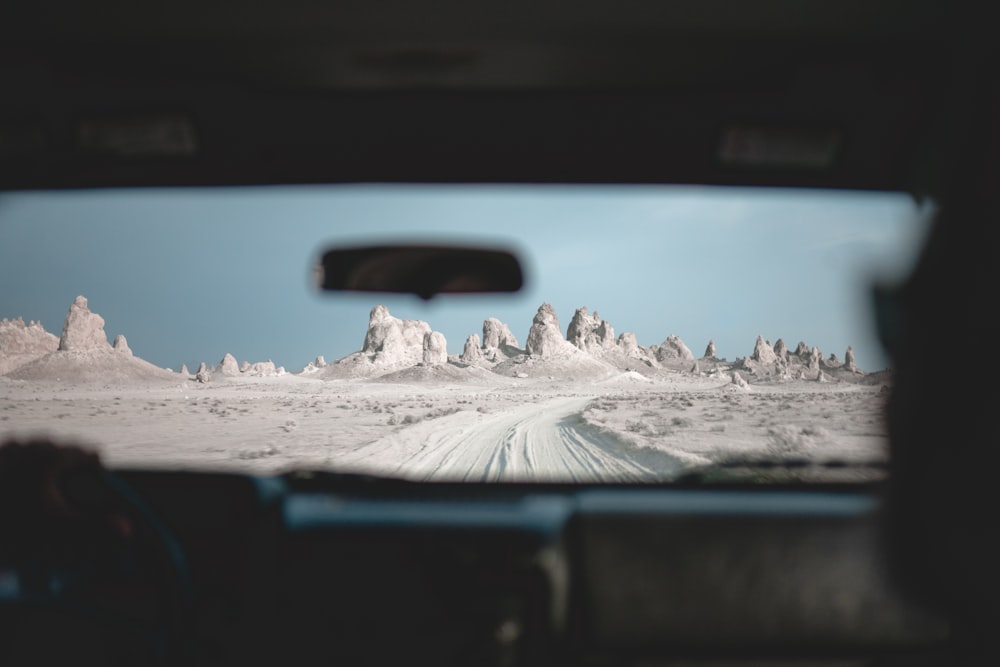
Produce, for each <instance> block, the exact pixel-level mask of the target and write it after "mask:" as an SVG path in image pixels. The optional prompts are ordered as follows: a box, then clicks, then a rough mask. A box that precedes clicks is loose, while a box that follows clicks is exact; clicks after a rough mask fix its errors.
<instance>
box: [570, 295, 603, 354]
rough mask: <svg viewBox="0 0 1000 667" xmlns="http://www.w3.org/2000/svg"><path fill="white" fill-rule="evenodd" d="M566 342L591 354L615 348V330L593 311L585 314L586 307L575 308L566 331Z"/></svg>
mask: <svg viewBox="0 0 1000 667" xmlns="http://www.w3.org/2000/svg"><path fill="white" fill-rule="evenodd" d="M566 340H567V341H568V342H569V343H570V344H571V345H573V346H575V347H576V348H577V349H580V350H583V351H584V352H590V353H591V354H595V353H600V352H602V351H604V350H610V349H612V348H614V347H615V330H614V328H613V327H612V326H611V324H610V323H609V322H608V321H607V320H602V319H601V318H600V316H599V315H598V314H597V311H594V314H593V315H588V314H587V307H586V306H583V307H582V308H577V309H576V312H575V313H573V319H572V320H571V321H570V323H569V327H567V329H566Z"/></svg>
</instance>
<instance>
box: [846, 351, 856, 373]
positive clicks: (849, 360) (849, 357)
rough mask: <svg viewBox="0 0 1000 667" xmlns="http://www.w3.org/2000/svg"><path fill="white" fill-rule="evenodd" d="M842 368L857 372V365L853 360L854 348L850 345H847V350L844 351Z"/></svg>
mask: <svg viewBox="0 0 1000 667" xmlns="http://www.w3.org/2000/svg"><path fill="white" fill-rule="evenodd" d="M844 368H846V369H847V370H849V371H851V372H852V373H857V372H858V365H857V363H856V362H855V360H854V348H853V347H852V346H850V345H848V346H847V352H845V353H844Z"/></svg>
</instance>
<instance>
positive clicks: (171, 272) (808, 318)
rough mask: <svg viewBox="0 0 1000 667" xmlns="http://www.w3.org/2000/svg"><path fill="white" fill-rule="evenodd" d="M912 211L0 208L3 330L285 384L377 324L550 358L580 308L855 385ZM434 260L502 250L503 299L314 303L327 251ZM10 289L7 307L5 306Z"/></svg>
mask: <svg viewBox="0 0 1000 667" xmlns="http://www.w3.org/2000/svg"><path fill="white" fill-rule="evenodd" d="M927 218H928V215H927V211H926V210H925V209H921V207H920V206H918V205H917V204H916V203H915V202H914V201H913V200H912V199H910V198H909V197H908V196H907V195H904V194H901V193H867V192H822V191H808V190H807V191H802V190H752V189H747V188H743V189H739V188H717V187H679V186H396V185H345V186H288V187H284V186H270V187H262V188H219V189H207V190H199V189H185V188H181V189H135V190H97V191H67V192H24V193H7V194H3V195H0V281H2V282H3V284H4V285H7V286H8V289H6V290H4V291H3V292H2V293H0V318H7V319H15V318H17V317H23V318H24V320H25V322H29V321H31V320H36V321H39V322H41V323H42V325H43V326H44V328H45V329H46V331H49V332H51V333H53V334H54V335H56V336H58V335H59V334H60V333H61V330H62V325H63V321H64V319H65V316H66V312H67V310H68V309H69V305H70V304H71V303H72V302H73V300H74V299H75V297H76V296H77V295H81V294H82V295H83V296H85V297H87V299H88V301H89V303H90V308H91V310H92V311H93V312H95V313H98V314H99V315H101V316H102V317H103V318H104V320H105V333H106V334H107V337H108V340H109V341H111V340H113V339H114V337H115V335H117V334H123V335H125V337H126V338H127V340H128V342H129V346H130V348H131V349H132V350H133V351H134V353H135V355H136V356H138V357H140V358H142V359H145V360H147V361H149V362H151V363H153V364H155V365H157V366H160V367H163V368H172V369H174V370H177V369H179V368H180V367H181V365H182V364H186V365H187V366H188V367H189V369H190V368H193V367H196V366H197V364H199V363H201V362H205V363H207V364H210V365H213V364H217V363H219V361H221V359H222V358H223V356H224V355H225V354H227V353H229V354H232V355H233V356H234V357H236V358H237V359H238V360H239V361H241V362H242V361H249V362H257V361H267V360H271V361H273V362H274V363H275V365H277V366H284V367H285V369H286V370H288V371H289V372H297V371H299V370H301V369H302V368H303V367H304V366H306V365H307V364H308V363H309V362H310V361H312V360H313V359H315V358H316V357H317V356H319V355H322V356H323V357H324V358H325V359H326V360H327V361H334V360H336V359H339V358H342V357H345V356H348V355H350V354H352V353H354V352H357V351H359V350H360V349H361V346H362V342H363V340H364V335H365V331H366V327H367V324H368V314H369V312H370V310H371V309H372V308H373V307H374V306H375V305H376V304H378V303H382V304H384V305H385V306H386V307H388V308H389V311H390V312H391V313H392V314H393V316H395V317H398V318H400V319H417V320H423V321H425V322H428V324H429V325H430V326H431V328H432V329H434V330H435V331H440V332H441V333H443V334H444V336H445V338H446V339H447V343H448V352H449V354H460V353H461V351H462V348H463V346H464V343H465V340H466V338H467V337H468V336H469V335H470V334H472V333H476V334H479V335H481V333H482V323H483V321H484V320H485V319H487V318H489V317H496V318H497V319H499V320H501V321H502V322H504V323H505V324H507V325H508V326H509V327H510V329H511V331H512V332H513V333H514V335H515V336H516V337H517V339H518V342H519V343H521V345H522V346H523V345H524V343H525V339H526V337H527V333H528V329H529V327H530V325H531V319H532V317H533V316H534V314H535V312H536V311H537V309H538V307H539V306H540V305H541V304H542V303H543V302H546V301H547V302H548V303H550V304H551V305H552V306H553V308H554V309H555V311H556V314H557V316H558V318H559V324H560V329H561V332H562V335H563V337H565V334H566V328H567V326H568V325H569V322H570V320H571V318H572V316H573V313H574V312H575V310H576V309H577V308H580V307H584V306H585V307H587V308H588V310H589V311H590V312H591V313H593V312H594V311H597V312H598V313H600V316H601V318H602V319H606V320H608V321H609V322H610V323H611V325H612V326H613V327H614V329H615V334H616V336H617V335H620V334H621V333H625V332H632V333H634V334H635V335H636V338H637V340H638V342H639V344H640V345H642V346H643V347H649V346H651V345H654V344H660V343H661V342H662V341H663V340H664V339H665V338H667V336H670V335H676V336H678V337H680V338H681V340H683V341H684V343H685V344H686V345H687V346H688V347H689V348H690V349H691V351H692V353H693V354H694V355H695V356H696V357H700V356H701V355H702V353H703V352H704V349H705V347H706V346H707V345H708V342H709V340H714V341H715V344H716V348H717V354H718V356H719V357H723V358H726V359H727V360H735V359H737V358H739V357H746V356H749V355H750V354H751V353H752V352H753V346H754V343H755V341H756V338H757V336H758V335H760V336H761V337H763V338H764V339H765V340H769V341H770V342H771V343H772V344H774V343H775V342H776V341H777V340H778V339H779V338H782V339H783V340H784V341H785V343H786V345H787V346H788V347H789V348H791V349H795V347H796V345H797V344H798V343H799V342H800V341H802V342H805V343H806V344H807V345H808V346H809V347H818V348H819V349H820V350H821V351H822V352H823V355H824V358H828V357H829V355H830V354H831V353H832V354H835V355H836V356H837V358H838V359H841V360H842V359H843V355H844V353H845V351H846V349H847V347H848V346H852V347H853V349H854V352H855V355H856V359H857V364H858V366H859V367H860V368H861V369H862V370H865V371H877V370H882V369H884V368H886V367H889V365H890V364H889V361H888V358H887V355H886V354H885V351H884V350H882V349H881V345H880V344H879V342H878V339H877V336H876V333H875V331H874V325H873V318H872V314H871V312H870V309H871V305H870V296H869V293H870V287H871V284H872V282H873V281H875V280H881V279H889V280H892V279H898V277H899V276H901V275H904V274H905V272H906V270H908V267H909V266H911V264H912V261H913V259H914V257H915V256H916V253H917V251H918V249H919V247H920V244H921V242H922V239H923V236H924V234H925V231H926V227H927ZM386 239H392V240H396V241H401V240H414V239H416V240H422V241H428V240H442V239H444V240H448V241H449V242H462V241H468V242H474V243H475V244H477V245H484V244H491V245H500V246H504V247H508V248H511V249H512V250H514V251H515V252H516V253H517V254H518V255H520V256H521V258H522V261H523V262H524V264H525V272H526V286H525V289H524V290H523V291H522V292H521V293H519V294H516V295H491V296H483V297H479V296H475V297H473V296H455V297H441V298H439V299H434V300H431V301H430V302H424V301H422V300H420V299H418V298H416V297H411V296H402V295H372V294H367V295H357V294H352V295H331V294H321V293H318V292H317V291H316V290H315V289H314V288H313V287H312V285H311V283H310V274H311V270H312V267H313V265H314V264H315V261H316V257H317V256H318V253H319V252H320V251H321V250H322V249H324V248H325V247H327V246H329V245H335V244H348V243H356V242H359V241H362V242H372V241H385V240H386ZM15 286H16V287H15Z"/></svg>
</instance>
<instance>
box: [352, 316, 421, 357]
mask: <svg viewBox="0 0 1000 667" xmlns="http://www.w3.org/2000/svg"><path fill="white" fill-rule="evenodd" d="M430 332H431V327H430V325H429V324H427V322H423V321H420V320H401V319H399V318H398V317H393V316H392V315H391V314H390V313H389V309H388V308H386V307H385V306H383V305H382V304H379V305H377V306H375V307H374V308H372V311H371V315H370V316H369V318H368V331H367V332H366V333H365V342H364V344H363V345H362V347H361V352H362V353H364V354H368V355H372V359H371V360H372V361H373V362H374V363H376V364H385V365H396V364H416V363H417V362H419V361H420V360H421V358H422V356H423V345H424V336H425V335H426V334H429V333H430Z"/></svg>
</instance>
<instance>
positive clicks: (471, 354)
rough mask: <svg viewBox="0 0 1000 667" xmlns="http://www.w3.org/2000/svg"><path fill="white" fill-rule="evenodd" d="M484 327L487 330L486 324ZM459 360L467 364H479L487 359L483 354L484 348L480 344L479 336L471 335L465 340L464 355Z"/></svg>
mask: <svg viewBox="0 0 1000 667" xmlns="http://www.w3.org/2000/svg"><path fill="white" fill-rule="evenodd" d="M483 326H484V328H485V324H484V325H483ZM459 359H461V360H462V361H463V362H465V363H467V364H477V363H480V362H482V361H484V360H485V359H486V357H485V355H484V354H483V348H482V346H481V345H480V343H479V334H470V335H469V337H468V338H466V339H465V348H464V349H463V350H462V355H461V356H460V357H459Z"/></svg>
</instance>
